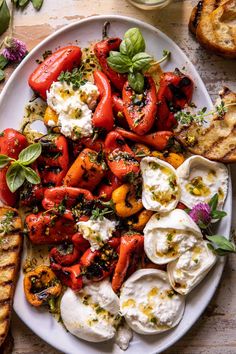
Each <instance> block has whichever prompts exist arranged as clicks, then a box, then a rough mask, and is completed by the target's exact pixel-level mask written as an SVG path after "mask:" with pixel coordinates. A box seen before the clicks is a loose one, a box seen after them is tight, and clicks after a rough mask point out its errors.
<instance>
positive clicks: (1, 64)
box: [0, 54, 8, 70]
mask: <svg viewBox="0 0 236 354" xmlns="http://www.w3.org/2000/svg"><path fill="white" fill-rule="evenodd" d="M7 64H8V60H7V59H6V58H5V57H4V55H2V54H0V70H1V69H4V68H5V67H6V66H7Z"/></svg>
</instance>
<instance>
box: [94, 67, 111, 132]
mask: <svg viewBox="0 0 236 354" xmlns="http://www.w3.org/2000/svg"><path fill="white" fill-rule="evenodd" d="M93 76H94V82H95V85H96V86H97V88H98V91H99V93H100V101H99V102H98V105H97V107H96V109H95V112H94V113H93V116H92V122H93V126H94V127H95V128H98V129H104V130H106V131H110V130H112V128H113V125H114V117H113V111H112V98H111V85H110V82H109V80H108V78H107V77H106V75H105V74H104V73H103V72H101V71H99V70H96V71H94V74H93Z"/></svg>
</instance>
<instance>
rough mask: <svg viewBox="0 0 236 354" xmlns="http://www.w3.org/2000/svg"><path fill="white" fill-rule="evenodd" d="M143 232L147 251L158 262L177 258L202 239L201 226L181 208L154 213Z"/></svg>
mask: <svg viewBox="0 0 236 354" xmlns="http://www.w3.org/2000/svg"><path fill="white" fill-rule="evenodd" d="M143 232H144V250H145V253H146V255H147V257H148V258H149V259H150V260H151V261H152V262H153V263H156V264H166V263H169V262H171V261H173V260H175V259H177V258H178V257H180V255H181V254H183V253H184V252H186V251H187V250H189V249H191V248H192V247H194V246H195V245H196V244H197V243H198V242H199V240H202V234H201V230H200V229H199V227H198V226H197V225H196V224H195V222H194V221H193V220H192V219H191V218H190V216H189V215H188V214H187V213H186V212H185V211H184V210H180V209H175V210H172V211H171V212H170V213H168V214H164V215H159V214H154V215H152V217H151V218H150V220H149V221H148V222H147V224H146V226H145V228H144V230H143Z"/></svg>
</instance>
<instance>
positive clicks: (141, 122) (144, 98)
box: [122, 76, 157, 135]
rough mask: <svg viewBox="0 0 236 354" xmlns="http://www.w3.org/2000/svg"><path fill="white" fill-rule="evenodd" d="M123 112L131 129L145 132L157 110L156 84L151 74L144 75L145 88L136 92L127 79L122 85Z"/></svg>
mask: <svg viewBox="0 0 236 354" xmlns="http://www.w3.org/2000/svg"><path fill="white" fill-rule="evenodd" d="M122 98H123V102H124V114H125V117H126V120H127V122H128V124H129V127H130V129H131V130H133V131H134V132H135V133H137V134H138V135H144V134H146V133H147V132H148V131H149V130H150V129H151V128H152V126H153V124H154V121H155V118H156V112H157V93H156V85H155V82H154V80H153V78H152V77H151V76H146V77H145V90H144V92H143V93H142V94H136V93H135V91H134V90H133V89H132V88H131V87H130V86H129V82H128V81H127V82H126V83H125V85H124V87H123V91H122Z"/></svg>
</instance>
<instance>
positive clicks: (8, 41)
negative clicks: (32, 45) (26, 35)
mask: <svg viewBox="0 0 236 354" xmlns="http://www.w3.org/2000/svg"><path fill="white" fill-rule="evenodd" d="M4 44H5V48H4V49H3V52H2V54H3V55H4V57H5V58H6V59H7V60H9V61H11V62H16V63H18V62H20V61H21V60H22V59H23V58H24V57H25V56H26V54H27V52H28V51H27V48H26V45H25V43H24V42H22V41H20V40H19V39H16V38H13V37H6V38H5V40H4Z"/></svg>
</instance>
